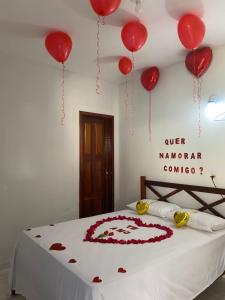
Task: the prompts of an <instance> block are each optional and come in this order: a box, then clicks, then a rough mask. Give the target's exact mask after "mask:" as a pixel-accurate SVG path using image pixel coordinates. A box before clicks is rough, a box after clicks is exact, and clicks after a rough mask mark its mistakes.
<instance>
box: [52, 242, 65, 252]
mask: <svg viewBox="0 0 225 300" xmlns="http://www.w3.org/2000/svg"><path fill="white" fill-rule="evenodd" d="M65 249H66V247H65V246H63V244H61V243H55V244H52V245H51V247H50V248H49V250H55V251H63V250H65Z"/></svg>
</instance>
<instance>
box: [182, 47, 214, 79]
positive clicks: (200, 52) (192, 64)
mask: <svg viewBox="0 0 225 300" xmlns="http://www.w3.org/2000/svg"><path fill="white" fill-rule="evenodd" d="M212 58H213V53H212V49H211V48H209V47H203V48H200V49H197V50H195V51H192V52H190V53H189V54H188V55H187V57H186V60H185V65H186V67H187V69H188V70H189V71H190V72H191V73H192V74H193V75H194V76H195V77H197V78H200V77H201V76H202V75H203V74H204V73H205V72H206V71H207V70H208V68H209V66H210V64H211V62H212Z"/></svg>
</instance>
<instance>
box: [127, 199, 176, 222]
mask: <svg viewBox="0 0 225 300" xmlns="http://www.w3.org/2000/svg"><path fill="white" fill-rule="evenodd" d="M142 200H143V201H146V202H148V203H149V205H150V206H149V211H148V214H149V215H153V216H158V217H161V218H167V217H168V216H169V215H170V214H171V212H174V213H175V211H177V210H180V209H181V208H180V207H179V206H178V205H176V204H173V203H168V202H165V201H157V200H151V199H142ZM137 202H138V201H136V202H133V203H130V204H128V205H127V207H128V208H130V209H132V210H135V211H136V204H137Z"/></svg>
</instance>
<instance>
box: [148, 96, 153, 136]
mask: <svg viewBox="0 0 225 300" xmlns="http://www.w3.org/2000/svg"><path fill="white" fill-rule="evenodd" d="M148 131H149V141H150V142H151V140H152V95H151V93H149V114H148Z"/></svg>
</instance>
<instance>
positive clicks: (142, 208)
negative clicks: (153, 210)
mask: <svg viewBox="0 0 225 300" xmlns="http://www.w3.org/2000/svg"><path fill="white" fill-rule="evenodd" d="M148 210H149V204H148V202H146V201H143V200H140V201H138V202H137V204H136V211H137V213H138V214H139V215H144V214H146V213H147V212H148Z"/></svg>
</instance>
